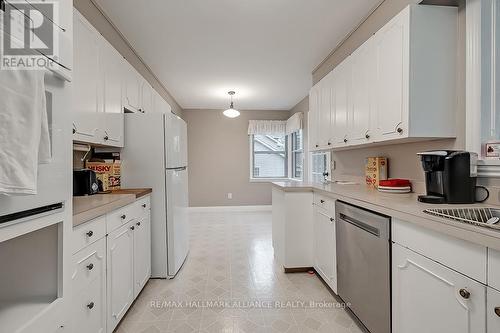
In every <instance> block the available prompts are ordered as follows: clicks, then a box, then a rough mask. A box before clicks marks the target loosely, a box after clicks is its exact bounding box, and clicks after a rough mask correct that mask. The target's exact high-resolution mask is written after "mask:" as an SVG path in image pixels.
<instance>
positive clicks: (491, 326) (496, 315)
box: [486, 287, 500, 333]
mask: <svg viewBox="0 0 500 333" xmlns="http://www.w3.org/2000/svg"><path fill="white" fill-rule="evenodd" d="M487 300H488V301H487V305H486V320H487V327H488V333H496V332H500V291H498V290H495V289H493V288H490V287H488V295H487Z"/></svg>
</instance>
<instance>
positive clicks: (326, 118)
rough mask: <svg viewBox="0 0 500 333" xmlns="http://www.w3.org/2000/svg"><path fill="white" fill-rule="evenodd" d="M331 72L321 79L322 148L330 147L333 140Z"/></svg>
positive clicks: (319, 126) (320, 128)
mask: <svg viewBox="0 0 500 333" xmlns="http://www.w3.org/2000/svg"><path fill="white" fill-rule="evenodd" d="M331 78H332V76H331V74H329V75H327V76H326V77H325V78H323V80H321V86H320V98H319V114H318V120H319V124H318V131H319V146H320V148H323V149H324V148H330V147H331V146H332V143H333V141H331V139H330V137H331V128H330V123H331V122H330V110H331V107H332V105H331V103H332V86H331V82H332V80H331Z"/></svg>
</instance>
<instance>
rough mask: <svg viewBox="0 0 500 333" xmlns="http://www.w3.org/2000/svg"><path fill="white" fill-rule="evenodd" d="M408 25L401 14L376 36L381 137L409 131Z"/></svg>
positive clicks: (383, 138) (391, 136)
mask: <svg viewBox="0 0 500 333" xmlns="http://www.w3.org/2000/svg"><path fill="white" fill-rule="evenodd" d="M408 28H409V27H408V25H407V23H406V20H405V16H404V15H403V16H401V15H400V16H398V17H397V18H396V19H394V20H393V21H391V22H390V23H389V24H388V25H386V26H385V27H384V28H383V29H381V30H380V31H379V32H378V33H377V35H376V36H375V39H374V41H375V43H376V48H377V84H376V86H377V88H378V94H377V99H378V101H377V105H378V107H377V109H378V117H377V129H378V131H379V134H378V135H379V136H380V139H381V140H388V139H393V138H398V137H400V136H402V135H404V134H407V132H408V103H407V101H408V88H409V87H408V68H409V65H408V61H409V55H408V46H407V45H408Z"/></svg>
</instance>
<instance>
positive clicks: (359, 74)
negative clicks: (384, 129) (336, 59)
mask: <svg viewBox="0 0 500 333" xmlns="http://www.w3.org/2000/svg"><path fill="white" fill-rule="evenodd" d="M351 57H352V83H351V92H352V94H351V96H352V99H351V101H352V103H351V107H350V108H349V121H348V123H349V133H348V137H349V139H350V140H351V142H352V143H354V144H362V143H367V142H369V141H370V139H371V138H372V136H373V131H371V127H373V126H372V120H373V119H375V118H374V116H375V115H376V114H375V110H376V107H375V91H374V89H376V78H377V71H376V68H377V62H376V51H375V48H374V47H373V43H372V40H371V39H369V40H368V41H367V42H365V43H364V44H363V45H362V46H361V47H360V48H359V49H358V50H356V52H355V53H353V54H352V56H351Z"/></svg>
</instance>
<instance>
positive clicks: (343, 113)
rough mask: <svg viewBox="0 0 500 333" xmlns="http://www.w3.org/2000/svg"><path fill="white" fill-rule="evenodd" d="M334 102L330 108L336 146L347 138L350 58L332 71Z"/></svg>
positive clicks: (342, 143) (346, 140)
mask: <svg viewBox="0 0 500 333" xmlns="http://www.w3.org/2000/svg"><path fill="white" fill-rule="evenodd" d="M332 82H333V91H334V98H333V99H334V104H333V108H332V110H331V112H332V117H334V119H335V120H334V124H335V127H334V128H333V132H334V137H335V143H336V146H337V147H338V146H343V145H345V144H347V143H348V140H349V133H348V130H349V111H350V105H349V103H350V96H349V94H350V92H351V91H350V84H351V62H350V59H346V61H344V62H342V63H341V64H340V65H338V66H337V68H335V70H334V71H333V80H332Z"/></svg>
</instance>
